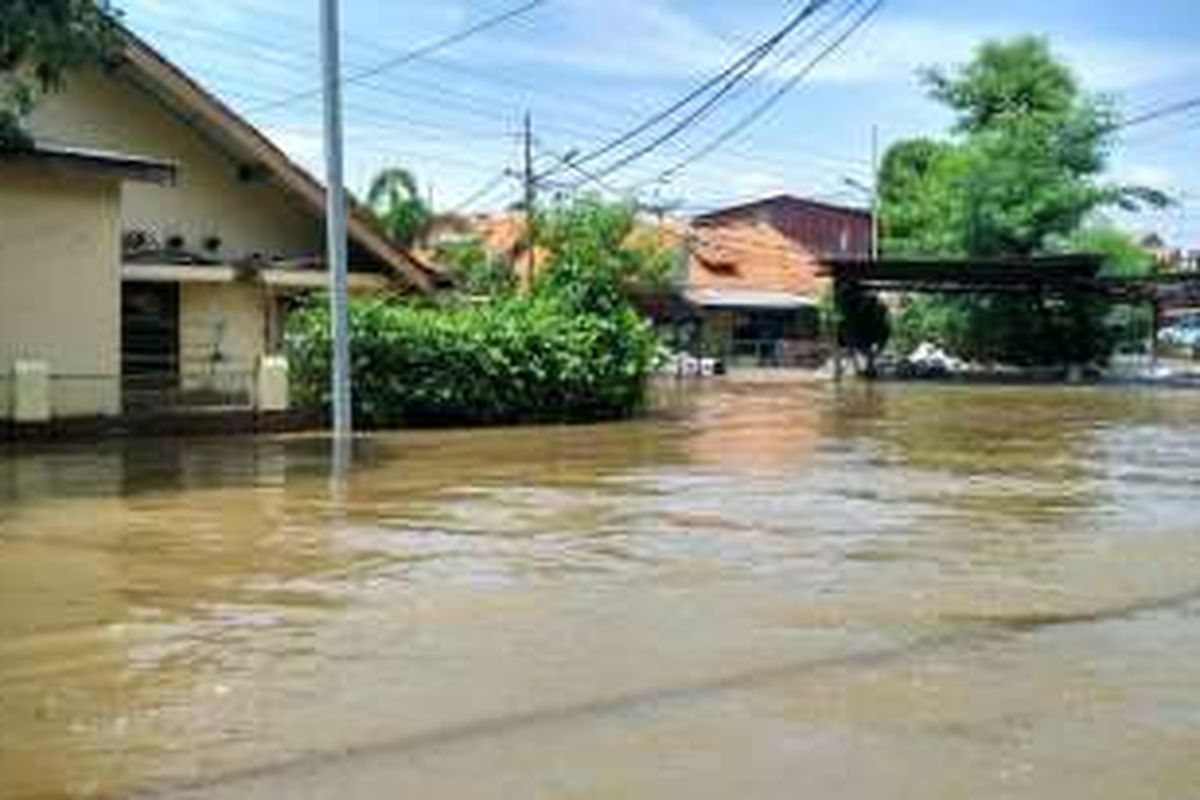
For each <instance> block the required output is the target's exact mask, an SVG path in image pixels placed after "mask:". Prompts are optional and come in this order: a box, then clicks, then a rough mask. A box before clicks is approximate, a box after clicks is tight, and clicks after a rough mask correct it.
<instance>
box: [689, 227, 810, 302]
mask: <svg viewBox="0 0 1200 800" xmlns="http://www.w3.org/2000/svg"><path fill="white" fill-rule="evenodd" d="M817 268H818V262H817V259H816V258H815V257H813V256H812V255H811V254H810V253H807V252H805V251H804V250H802V249H801V248H799V247H798V246H797V245H795V244H794V243H793V242H792V241H791V240H790V239H788V238H787V237H786V236H784V235H783V234H781V233H779V232H778V231H777V230H775V228H773V227H771V226H770V225H767V224H765V223H761V222H757V221H754V220H749V219H735V220H730V221H728V222H720V223H712V224H705V225H697V226H695V227H694V228H693V250H692V257H691V259H690V262H689V264H688V276H687V288H688V289H692V290H696V289H717V290H732V291H758V292H784V293H788V294H794V295H805V296H810V295H815V294H816V291H817Z"/></svg>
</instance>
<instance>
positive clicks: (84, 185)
mask: <svg viewBox="0 0 1200 800" xmlns="http://www.w3.org/2000/svg"><path fill="white" fill-rule="evenodd" d="M27 127H28V130H29V132H30V133H31V135H32V136H33V138H34V140H35V142H36V146H35V147H34V149H33V151H32V152H26V153H7V154H4V155H0V376H2V377H0V398H2V400H0V419H3V418H5V417H13V416H20V415H21V414H20V412H21V409H20V408H18V406H19V405H20V403H21V398H22V397H25V399H26V400H28V397H26V395H25V394H23V393H22V392H21V391H18V388H17V386H16V384H17V383H18V382H19V381H20V380H22V379H23V378H22V376H25V377H29V376H30V375H32V378H31V380H32V381H33V384H34V385H35V386H36V385H37V384H38V373H39V372H42V373H48V374H46V375H44V376H43V380H42V383H43V384H44V386H43V387H42V388H41V389H40V390H34V395H37V394H38V392H39V391H40V392H41V394H43V395H46V397H44V398H43V400H44V402H42V403H37V402H34V403H33V405H34V406H35V407H37V406H39V405H40V406H48V411H49V413H50V414H52V415H53V416H55V417H74V416H110V415H117V414H120V413H123V412H126V411H130V410H132V409H136V408H150V409H154V408H158V407H161V406H163V405H171V404H174V405H179V404H184V405H191V404H194V403H205V402H214V401H215V402H220V403H222V404H231V403H232V404H239V405H249V404H251V403H252V402H253V400H254V395H255V393H256V388H257V386H258V384H257V383H256V379H257V371H258V367H259V366H260V364H262V363H263V361H264V358H265V357H267V356H270V355H271V354H273V353H277V352H278V351H279V349H280V347H281V340H282V333H281V331H282V326H283V318H284V316H285V315H286V312H287V309H288V308H289V307H290V305H291V304H292V303H294V302H295V301H296V299H297V298H299V297H302V296H304V295H305V294H307V293H311V292H312V291H314V290H318V289H320V288H322V287H323V286H325V285H326V282H327V271H326V268H325V264H324V258H323V255H322V254H323V252H324V249H325V246H324V211H323V204H324V188H323V187H322V186H321V185H320V184H319V183H318V182H317V181H316V180H315V179H314V178H313V177H312V176H311V175H310V174H308V173H307V172H305V171H304V170H303V169H302V168H301V167H299V166H298V165H297V164H295V163H294V162H292V161H291V160H290V159H289V158H288V157H287V156H286V155H285V154H284V153H283V152H282V151H281V150H279V149H278V148H277V147H275V146H274V145H273V144H272V143H271V142H270V141H269V140H268V139H267V138H266V137H265V136H264V135H263V134H262V133H260V132H259V131H257V130H256V129H255V128H254V127H252V126H251V125H250V124H249V123H247V122H246V121H245V120H244V119H242V118H240V117H239V116H238V115H236V114H235V113H234V112H233V111H231V110H230V109H229V108H228V107H227V106H225V105H224V104H223V103H222V102H221V101H219V100H218V99H217V98H215V97H214V96H213V95H211V94H209V93H208V92H206V91H205V90H204V89H203V88H202V87H200V86H199V85H198V84H197V83H196V82H195V81H193V80H192V79H190V78H189V77H188V76H187V75H185V74H184V73H183V72H182V71H180V70H179V69H178V68H177V67H175V66H174V65H172V64H171V63H169V62H168V61H167V60H166V59H165V58H163V57H162V56H161V55H160V54H159V53H157V52H156V51H155V50H153V49H152V48H151V47H149V46H148V45H147V44H146V43H144V42H142V41H140V40H138V39H137V38H136V37H134V36H132V35H129V36H128V41H127V44H126V46H125V48H124V52H123V54H122V57H121V58H120V59H119V60H118V63H117V64H115V65H114V66H112V67H110V68H104V69H100V68H96V69H88V70H83V71H80V72H78V73H76V74H74V75H72V76H71V78H70V80H69V81H68V84H67V86H66V88H65V89H64V90H63V91H62V92H60V93H58V94H53V95H50V96H48V97H46V98H44V99H43V101H42V103H41V104H40V105H39V106H38V108H37V109H36V111H35V112H34V114H33V115H32V116H31V117H30V119H29V121H28V125H27ZM349 237H350V255H351V264H350V271H351V275H350V286H351V290H352V291H353V292H358V293H385V292H389V293H390V292H408V291H421V290H427V289H429V288H431V286H432V284H433V282H434V281H435V275H434V273H433V272H432V271H431V269H430V268H429V267H428V266H427V265H426V264H424V262H422V261H421V260H419V259H418V258H417V257H415V256H414V255H412V254H410V253H407V252H405V251H404V250H402V249H401V248H398V247H397V246H396V245H395V244H393V243H392V242H391V241H390V240H389V239H388V238H387V236H386V235H385V234H384V233H382V232H381V231H380V230H379V229H378V228H377V227H376V226H375V225H374V223H373V222H372V220H371V219H370V217H369V216H368V215H367V214H365V213H363V212H362V211H361V210H360V209H359V208H357V207H354V208H353V209H352V213H351V219H350V222H349ZM31 365H32V366H31ZM46 410H47V409H45V408H43V409H42V410H41V411H40V412H39V411H38V410H37V409H36V408H35V410H34V411H33V412H29V413H30V414H31V415H32V418H41V417H44V416H45V411H46Z"/></svg>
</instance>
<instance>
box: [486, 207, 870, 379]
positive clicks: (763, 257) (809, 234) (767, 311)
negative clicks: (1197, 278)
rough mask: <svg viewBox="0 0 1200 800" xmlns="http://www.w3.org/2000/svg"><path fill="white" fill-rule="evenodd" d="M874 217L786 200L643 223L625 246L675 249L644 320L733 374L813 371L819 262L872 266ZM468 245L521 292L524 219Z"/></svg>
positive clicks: (540, 256)
mask: <svg viewBox="0 0 1200 800" xmlns="http://www.w3.org/2000/svg"><path fill="white" fill-rule="evenodd" d="M872 231H873V226H872V220H871V214H870V212H868V211H864V210H862V209H857V208H848V207H842V206H836V205H831V204H828V203H823V202H819V201H815V200H807V199H802V198H798V197H793V196H790V195H781V196H777V197H770V198H766V199H764V200H759V201H755V202H752V203H745V204H742V205H737V206H731V207H728V208H724V209H721V210H718V211H714V212H712V213H709V214H705V215H703V216H700V217H696V218H694V219H692V220H690V221H683V220H673V219H655V218H651V217H646V218H643V219H642V220H641V221H640V222H639V224H638V227H637V229H636V230H635V231H634V234H633V235H632V237H631V238H633V239H635V240H637V241H638V242H639V243H641V244H646V243H651V244H653V245H655V246H658V247H664V248H669V249H676V250H678V252H679V254H680V259H679V268H678V270H677V271H676V274H675V275H674V276H673V287H672V289H673V290H672V291H671V292H670V293H669V294H670V296H669V297H657V298H647V304H646V309H645V310H646V312H647V313H648V314H649V315H650V316H652V317H653V318H654V319H655V321H656V322H657V323H658V324H659V327H660V329H661V330H662V331H663V333H664V336H665V338H666V339H667V341H668V343H669V344H670V345H671V346H672V347H673V348H675V349H678V350H681V351H686V352H689V353H693V354H704V355H708V356H713V357H717V358H719V359H721V360H723V361H724V362H726V363H729V364H734V365H737V364H748V365H762V366H793V365H808V364H815V363H818V362H819V361H821V360H822V359H823V357H824V355H825V347H824V345H823V344H822V342H821V325H820V312H819V305H820V301H821V297H822V295H823V294H824V292H825V289H826V286H825V281H824V280H823V279H821V278H819V277H818V273H819V272H820V268H821V261H822V259H823V258H826V257H829V256H844V257H853V256H863V257H865V256H868V255H869V254H870V252H871V249H872V248H871V245H872V236H873V232H872ZM474 235H475V237H476V238H477V239H478V240H479V241H480V242H481V243H482V244H483V246H484V247H485V248H486V249H488V250H489V251H490V252H491V253H493V254H494V255H496V256H498V257H502V258H505V259H508V260H509V261H510V263H512V264H513V265H514V268H515V269H516V270H517V273H518V275H520V276H521V277H522V278H523V281H524V282H527V280H528V276H527V273H528V271H529V265H530V264H531V263H532V265H533V269H534V271H536V270H537V269H540V268H542V267H543V266H544V262H545V260H546V259H545V254H544V253H543V252H541V251H538V252H536V253H535V254H534V257H533V258H532V259H530V257H529V253H528V250H527V246H526V241H525V238H526V237H525V222H524V216H523V215H520V214H499V215H494V216H482V217H478V218H476V219H475V220H474Z"/></svg>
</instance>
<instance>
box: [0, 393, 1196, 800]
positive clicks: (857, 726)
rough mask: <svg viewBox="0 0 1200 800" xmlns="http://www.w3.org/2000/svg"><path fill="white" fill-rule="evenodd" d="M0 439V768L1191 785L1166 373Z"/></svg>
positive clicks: (1016, 792) (1154, 794)
mask: <svg viewBox="0 0 1200 800" xmlns="http://www.w3.org/2000/svg"><path fill="white" fill-rule="evenodd" d="M328 470H329V458H328V446H327V444H326V443H325V442H323V441H321V440H319V439H313V438H309V437H299V438H279V439H257V440H250V439H237V440H215V441H186V442H185V441H179V442H174V441H165V442H126V443H113V444H106V445H101V446H89V447H76V446H71V447H67V446H63V447H51V448H42V449H38V450H19V451H18V450H8V451H0V797H2V798H6V799H7V798H13V799H16V798H21V799H22V800H25V799H26V798H56V797H126V796H130V795H135V796H152V797H160V796H161V797H168V798H173V797H188V798H193V797H194V798H263V797H288V798H294V797H312V798H326V797H329V798H338V800H345V798H349V797H400V796H404V797H420V798H431V799H434V800H436V798H518V797H519V798H532V797H548V798H549V797H553V798H596V799H597V800H599V799H601V798H603V799H605V800H608V799H609V798H635V797H637V798H641V797H645V798H668V797H689V798H728V797H745V798H795V797H822V798H826V797H827V798H864V799H866V798H913V800H917V799H920V800H929V799H931V798H947V799H950V798H955V799H958V798H967V797H970V798H1031V797H1038V798H1043V797H1044V798H1054V799H1055V800H1073V799H1074V798H1078V799H1079V800H1085V799H1086V800H1102V799H1103V798H1114V799H1115V798H1121V799H1122V800H1127V799H1128V798H1166V797H1170V798H1176V797H1192V796H1198V795H1200V757H1198V754H1200V692H1197V691H1196V688H1197V686H1200V395H1195V394H1187V393H1170V392H1157V393H1156V392H1150V391H1145V390H1114V389H1050V388H1037V389H1028V388H995V387H988V388H962V387H937V386H928V387H923V386H887V387H876V388H863V387H856V388H851V389H847V390H845V391H842V392H836V391H834V390H833V389H831V388H829V387H826V386H823V385H815V384H814V385H810V384H803V383H789V382H760V383H756V382H753V381H749V382H737V383H733V384H716V385H713V386H711V387H709V388H706V389H702V390H699V391H682V390H681V391H678V392H675V393H672V394H671V396H670V397H669V398H668V401H667V404H666V408H665V410H664V411H663V412H661V413H658V414H656V415H655V416H654V417H652V418H650V419H645V420H640V421H637V422H633V423H629V424H622V425H612V426H604V427H575V428H550V429H520V430H512V429H500V430H486V431H452V432H408V433H397V434H388V435H379V436H373V437H370V438H367V439H364V440H362V441H360V442H358V443H357V447H356V452H355V469H354V473H353V477H352V478H351V480H350V483H349V485H348V486H347V487H346V490H345V492H344V493H339V492H334V491H331V489H330V484H329V481H328Z"/></svg>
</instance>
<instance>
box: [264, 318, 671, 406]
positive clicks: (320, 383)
mask: <svg viewBox="0 0 1200 800" xmlns="http://www.w3.org/2000/svg"><path fill="white" fill-rule="evenodd" d="M350 330H351V363H352V371H353V375H354V408H355V414H356V419H357V421H358V422H359V424H362V425H365V426H368V427H393V426H405V425H450V424H496V423H515V422H568V421H572V422H583V421H592V420H602V419H614V418H620V417H625V416H628V415H630V414H632V413H633V412H634V411H636V410H637V408H638V407H639V405H640V404H641V403H642V401H643V398H644V395H645V387H646V379H647V376H648V374H649V372H650V370H651V368H652V366H653V360H654V357H655V353H656V340H655V338H654V335H653V333H652V332H651V330H650V327H649V325H648V324H647V323H646V322H645V321H644V320H642V319H641V318H640V317H639V315H638V314H637V313H636V312H635V311H634V310H632V309H631V308H619V309H616V310H615V311H613V312H612V313H608V314H605V315H599V314H594V313H580V312H579V311H578V310H577V309H576V308H575V307H572V306H570V305H568V304H566V303H564V302H562V301H560V300H558V299H556V298H554V297H550V296H535V297H511V298H505V299H500V300H495V301H492V302H490V303H487V304H484V305H479V306H459V307H453V308H449V309H444V308H430V307H420V306H413V305H408V304H401V303H396V302H387V301H380V300H375V301H355V302H352V303H351V308H350ZM287 340H288V351H289V359H290V362H291V380H292V392H293V398H294V400H295V401H296V403H297V404H299V405H300V406H301V407H304V408H309V409H327V408H328V407H329V404H330V393H329V374H330V360H331V347H330V342H329V313H328V309H327V306H326V304H325V303H324V302H314V303H313V304H311V305H309V306H307V307H305V308H303V309H301V310H299V311H297V312H296V313H293V314H292V315H290V316H289V319H288V336H287Z"/></svg>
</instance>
